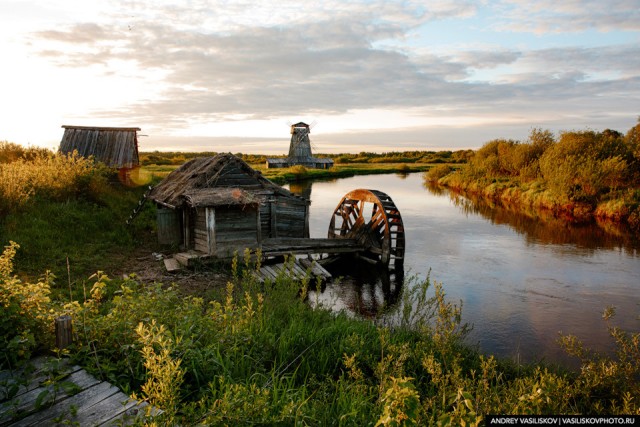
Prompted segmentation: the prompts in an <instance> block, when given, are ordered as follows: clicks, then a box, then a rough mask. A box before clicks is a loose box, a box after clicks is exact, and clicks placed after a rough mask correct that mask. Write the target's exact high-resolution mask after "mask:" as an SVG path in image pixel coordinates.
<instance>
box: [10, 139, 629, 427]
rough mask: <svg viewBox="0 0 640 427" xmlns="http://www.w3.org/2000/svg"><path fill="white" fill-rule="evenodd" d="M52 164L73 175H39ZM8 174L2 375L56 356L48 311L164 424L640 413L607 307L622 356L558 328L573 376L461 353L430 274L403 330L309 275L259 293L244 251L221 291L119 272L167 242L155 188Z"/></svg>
mask: <svg viewBox="0 0 640 427" xmlns="http://www.w3.org/2000/svg"><path fill="white" fill-rule="evenodd" d="M0 151H1V150H0ZM49 164H56V165H58V166H56V168H57V169H63V170H64V172H54V171H50V172H51V173H50V174H42V170H47V169H46V167H47V166H46V165H49ZM30 169H32V170H30ZM0 174H2V176H3V177H5V179H3V180H1V181H0V188H1V190H0V199H2V200H1V201H0V206H3V208H2V209H3V211H2V214H3V215H2V217H1V219H0V239H1V241H2V246H3V247H4V250H2V254H1V255H0V305H2V309H1V310H0V349H2V354H0V369H6V368H11V367H15V366H16V365H17V364H19V363H21V362H24V361H25V360H28V358H29V357H30V355H32V354H36V353H43V352H50V351H52V347H53V330H52V329H53V319H54V318H55V317H56V316H58V315H61V314H69V315H71V316H72V317H73V321H74V344H73V345H72V346H71V347H70V348H68V349H67V350H65V351H64V352H63V354H61V355H66V356H68V357H71V358H72V359H73V360H74V362H75V363H79V364H81V365H83V366H84V367H86V368H87V369H89V370H90V371H91V372H93V373H94V374H95V375H97V376H99V377H100V378H102V379H106V380H109V381H110V382H113V383H114V384H117V385H118V386H119V387H121V388H122V389H123V390H124V391H125V392H127V393H131V394H135V395H136V396H137V397H138V398H141V399H145V400H147V401H149V402H150V403H151V404H152V405H154V406H156V407H159V408H162V409H163V410H164V411H165V413H164V415H162V417H161V418H159V419H157V420H156V421H157V423H158V424H165V425H194V424H203V425H225V424H226V425H235V424H245V425H246V424H286V425H291V424H303V425H358V426H359V425H383V426H392V425H429V424H437V423H439V424H440V425H465V424H466V425H477V424H478V423H481V422H482V417H483V415H485V414H495V413H505V414H559V413H563V414H578V413H580V414H640V401H639V400H638V398H637V396H639V395H640V333H638V332H625V331H622V330H620V329H618V328H616V327H615V326H614V323H613V321H612V316H613V314H614V313H613V311H612V310H607V311H606V312H605V316H604V317H605V321H607V322H611V326H610V328H609V331H610V335H611V338H612V340H613V342H614V344H615V348H616V352H615V353H614V354H612V355H609V356H605V355H598V354H594V353H592V352H590V351H589V350H588V349H585V348H583V346H582V345H581V344H580V342H578V340H576V339H575V338H574V337H570V336H566V337H563V338H562V340H561V345H563V346H564V348H565V349H566V350H567V351H568V352H569V353H570V354H572V355H574V356H575V357H576V358H577V359H578V360H580V364H581V366H580V369H579V370H577V371H576V372H566V371H562V370H560V369H556V368H553V367H548V366H545V365H542V364H540V365H531V366H522V365H515V364H513V363H510V362H508V361H502V360H497V359H495V358H493V357H491V356H488V355H481V354H479V353H478V352H477V351H475V350H474V349H473V348H470V347H467V346H465V345H464V344H463V342H464V338H465V336H466V333H467V331H468V327H467V326H466V325H464V324H462V323H461V320H460V319H461V310H462V307H461V306H459V305H456V304H453V303H452V302H450V301H448V300H447V298H446V295H445V292H444V289H445V288H444V287H443V286H442V285H440V284H437V283H434V282H432V281H431V280H429V279H427V280H425V281H422V282H419V283H418V282H415V281H414V282H412V283H408V284H406V285H405V286H404V287H403V294H402V297H401V300H402V303H401V304H399V305H397V306H396V307H395V310H396V313H395V316H391V317H393V318H395V319H397V321H396V322H394V323H393V324H384V323H381V322H375V321H374V322H372V321H368V320H361V319H356V318H353V317H350V316H348V315H347V314H344V313H339V314H336V313H333V312H331V311H330V310H329V309H327V308H325V307H322V306H317V308H311V307H310V305H309V304H308V298H309V295H310V292H309V291H310V290H311V289H312V287H313V285H314V284H313V283H312V282H311V281H310V280H309V279H305V280H302V281H294V280H292V279H291V278H290V277H288V276H286V275H281V276H280V277H278V278H277V279H276V280H275V281H269V282H267V283H266V284H264V285H262V284H260V283H257V282H256V281H255V279H254V278H253V275H252V274H251V273H252V271H254V269H256V268H258V266H257V265H253V264H252V263H251V261H250V260H249V259H248V257H246V258H245V259H244V260H243V259H236V261H235V262H234V263H233V264H232V265H231V266H230V267H227V268H229V271H230V274H229V280H228V284H227V285H226V287H212V288H209V289H208V290H207V291H206V292H203V293H198V294H192V293H191V294H190V293H187V292H185V291H184V289H183V288H181V286H180V283H145V282H144V281H141V280H139V279H138V278H137V277H136V276H135V275H128V276H127V277H122V275H118V276H117V277H116V276H114V275H112V274H110V271H114V264H116V263H118V262H121V261H122V259H123V258H124V257H127V256H128V255H129V254H130V253H131V251H132V249H133V248H135V247H136V246H137V245H140V244H143V243H148V241H150V240H153V239H155V235H154V234H153V223H154V213H153V208H152V207H151V206H146V207H145V209H143V211H142V212H141V214H140V217H138V218H137V219H136V221H135V222H134V225H133V226H131V227H127V226H125V220H126V218H127V217H128V215H129V213H130V209H131V208H132V207H133V206H135V205H136V203H137V200H138V198H139V197H140V195H141V194H142V192H143V191H144V188H131V187H127V186H126V185H123V184H122V183H121V182H119V181H118V180H117V178H116V177H115V176H114V174H113V173H112V172H111V171H109V170H107V169H104V168H101V167H95V166H91V165H87V164H85V163H84V160H81V159H78V158H76V157H75V156H65V155H60V154H55V155H54V154H51V153H40V154H37V155H34V157H33V158H31V159H25V160H16V159H13V160H12V161H10V162H9V163H2V164H0ZM40 174H42V176H41V177H40ZM61 174H62V175H61ZM67 175H68V176H67ZM35 177H38V178H35ZM47 177H48V178H47ZM9 178H11V179H10V180H9ZM52 181H57V182H52ZM5 182H11V184H10V185H9V184H5ZM62 182H64V185H61V183H62ZM7 189H10V190H7ZM20 195H27V198H26V199H25V201H23V202H20V201H21V200H22V196H20ZM18 202H20V203H18ZM12 242H18V243H17V244H16V243H12ZM240 257H241V258H242V254H240ZM47 270H50V271H53V274H51V272H49V271H47ZM316 305H317V304H316ZM594 315H597V314H596V313H594ZM1 386H2V384H0V393H10V390H6V389H3V388H2V387H1ZM0 397H1V398H4V396H2V394H0ZM68 418H69V420H70V421H73V414H69V416H68Z"/></svg>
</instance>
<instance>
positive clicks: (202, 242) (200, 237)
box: [193, 208, 209, 254]
mask: <svg viewBox="0 0 640 427" xmlns="http://www.w3.org/2000/svg"><path fill="white" fill-rule="evenodd" d="M208 236H209V232H208V231H207V210H206V208H197V209H196V214H195V222H194V225H193V239H194V248H195V250H196V251H200V252H204V253H205V254H209V238H208Z"/></svg>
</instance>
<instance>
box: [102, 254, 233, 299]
mask: <svg viewBox="0 0 640 427" xmlns="http://www.w3.org/2000/svg"><path fill="white" fill-rule="evenodd" d="M170 256H171V253H170V252H161V251H159V250H158V249H157V248H156V247H153V246H151V245H143V246H140V247H138V248H136V249H135V250H134V252H133V253H132V254H131V255H130V256H129V257H128V258H126V259H125V260H124V261H123V262H122V263H121V264H120V265H119V266H118V267H116V268H115V269H114V274H113V277H126V276H128V275H130V274H135V275H136V276H137V280H139V281H140V282H142V283H162V284H163V285H170V284H175V285H176V286H177V287H178V289H179V290H180V291H181V292H184V293H187V294H191V295H200V296H204V295H205V294H206V293H208V292H209V291H211V290H213V289H217V288H220V287H224V286H226V284H227V282H228V281H229V280H230V278H231V277H230V275H228V274H226V273H225V272H221V271H219V270H216V271H214V269H213V267H209V268H207V267H204V268H201V269H198V270H191V269H183V270H180V271H178V272H176V273H168V272H167V270H166V269H165V266H164V261H163V258H164V257H170Z"/></svg>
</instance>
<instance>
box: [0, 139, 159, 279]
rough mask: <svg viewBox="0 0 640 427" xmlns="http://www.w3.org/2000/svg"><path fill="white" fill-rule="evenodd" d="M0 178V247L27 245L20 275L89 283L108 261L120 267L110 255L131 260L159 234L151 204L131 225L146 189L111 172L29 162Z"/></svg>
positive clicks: (0, 169) (77, 160)
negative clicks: (139, 242)
mask: <svg viewBox="0 0 640 427" xmlns="http://www.w3.org/2000/svg"><path fill="white" fill-rule="evenodd" d="M2 153H5V154H6V151H2V150H0V154H2ZM0 176H1V177H2V178H0V213H1V214H2V215H0V241H5V242H6V241H9V240H15V241H19V242H20V243H21V246H22V250H21V251H20V252H19V253H18V254H17V256H16V258H15V266H16V270H17V271H18V272H19V273H20V274H25V273H26V274H29V275H32V276H37V275H38V274H39V273H40V272H41V271H44V270H45V269H51V270H52V271H53V273H54V274H55V275H56V276H58V277H61V276H63V275H64V276H68V275H69V274H70V273H77V274H80V275H82V276H85V275H87V274H90V272H91V271H92V270H93V271H94V270H95V266H96V263H100V264H99V265H101V266H102V268H104V267H105V259H107V258H109V259H113V262H114V263H117V262H118V261H119V259H118V257H117V256H109V257H107V253H109V252H117V253H121V254H122V255H126V254H127V252H128V251H130V250H131V248H132V247H133V244H132V243H133V242H134V240H135V238H137V237H139V236H141V235H144V234H148V232H149V230H151V229H153V227H154V223H155V221H154V217H153V215H154V213H153V209H151V206H150V204H148V205H147V206H146V207H145V209H143V210H142V211H141V213H140V215H139V216H138V218H136V221H134V223H133V225H132V226H129V227H127V226H126V224H125V220H126V219H127V217H128V216H129V215H130V214H131V212H132V209H133V207H135V206H136V204H137V202H138V200H139V199H140V196H141V195H142V193H143V191H144V188H142V187H139V188H134V187H127V186H124V185H122V184H121V183H120V182H119V181H117V180H114V178H115V175H113V172H112V171H111V170H109V169H107V168H105V167H104V166H100V165H98V164H94V162H93V161H91V160H90V159H84V158H82V157H79V156H78V155H77V154H75V153H74V154H69V155H63V154H52V153H40V152H36V153H35V154H33V156H31V157H29V156H26V155H25V156H23V157H21V158H20V159H17V160H15V161H13V162H11V163H6V164H0ZM114 247H118V248H119V249H118V250H117V251H116V250H114ZM120 259H121V258H120ZM68 264H70V267H71V269H68V268H67V266H68ZM107 265H109V263H107ZM69 279H70V278H69ZM70 280H71V279H70Z"/></svg>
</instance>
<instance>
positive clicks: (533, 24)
mask: <svg viewBox="0 0 640 427" xmlns="http://www.w3.org/2000/svg"><path fill="white" fill-rule="evenodd" d="M493 7H496V8H499V9H501V14H500V18H499V19H498V22H499V24H498V27H499V28H502V29H506V30H510V31H516V32H522V31H530V32H533V33H537V34H544V33H549V32H554V33H565V32H580V31H586V30H597V31H604V32H607V31H638V30H640V7H639V5H638V1H637V0H609V1H607V2H606V3H603V2H602V1H601V0H564V1H556V0H538V1H535V2H532V1H529V0H503V1H499V2H496V4H495V5H494V6H493Z"/></svg>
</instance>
